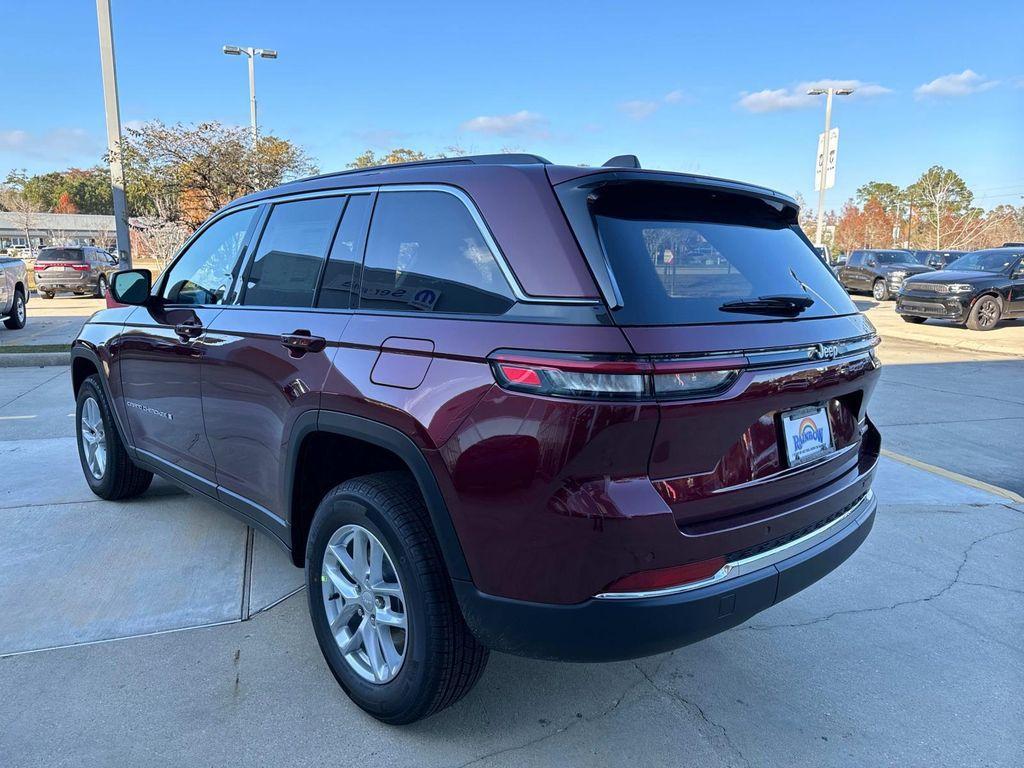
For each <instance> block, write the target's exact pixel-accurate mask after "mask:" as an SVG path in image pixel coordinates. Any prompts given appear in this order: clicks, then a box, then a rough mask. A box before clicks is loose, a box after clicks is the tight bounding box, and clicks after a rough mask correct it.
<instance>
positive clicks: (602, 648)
mask: <svg viewBox="0 0 1024 768" xmlns="http://www.w3.org/2000/svg"><path fill="white" fill-rule="evenodd" d="M876 507H877V502H876V500H875V497H874V494H873V493H872V492H871V491H868V492H867V493H866V494H865V495H864V496H863V497H862V499H861V500H860V501H859V502H858V504H857V505H856V506H855V507H854V508H853V509H851V510H850V512H849V514H847V515H845V516H844V517H843V519H842V521H841V524H838V525H836V526H835V528H830V529H829V531H828V535H827V537H825V538H823V539H820V540H818V539H815V540H813V541H812V543H810V544H809V546H807V547H806V548H800V547H795V549H796V550H799V551H797V552H796V553H794V554H791V555H790V554H789V551H792V548H791V549H790V550H787V551H786V552H785V554H786V555H787V556H785V557H784V558H783V559H776V558H774V557H772V556H771V553H766V555H767V557H766V561H773V560H774V562H771V564H769V565H766V566H764V567H761V568H757V569H756V570H750V571H746V572H742V573H740V575H737V576H735V577H733V578H725V579H724V580H721V581H718V582H716V583H713V584H710V585H708V586H704V587H699V588H696V589H688V590H686V591H681V592H675V593H671V594H660V595H653V596H650V597H638V598H629V599H621V598H619V599H607V598H597V597H596V598H592V599H590V600H586V601H584V602H582V603H576V604H573V605H553V604H543V603H532V602H526V601H521V600H511V599H508V598H503V597H495V596H493V595H487V594H484V593H482V592H480V591H478V590H477V589H476V588H475V587H474V586H473V584H471V583H469V582H464V581H456V582H453V583H454V586H455V592H456V595H457V597H458V599H459V603H460V605H461V607H462V612H463V615H464V616H465V618H466V622H467V624H468V625H469V627H470V629H471V630H472V632H473V634H474V635H476V637H477V639H478V640H480V642H481V643H483V644H484V645H486V646H488V647H489V648H492V649H494V650H496V651H502V652H505V653H512V654H515V655H519V656H530V657H534V658H542V659H555V660H561V661H616V660H621V659H630V658H638V657H641V656H650V655H652V654H656V653H662V652H665V651H668V650H671V649H673V648H679V647H681V646H684V645H688V644H690V643H694V642H697V641H698V640H703V639H704V638H707V637H710V636H711V635H715V634H717V633H719V632H724V631H725V630H727V629H730V628H732V627H735V626H737V625H738V624H742V623H743V622H745V621H747V620H748V619H749V618H750V617H751V616H754V615H755V614H757V613H759V612H760V611H763V610H764V609H766V608H770V607H771V606H772V605H774V604H775V603H777V602H779V601H780V600H784V599H785V598H787V597H790V596H791V595H794V594H796V593H797V592H799V591H800V590H802V589H804V588H805V587H807V586H810V585H811V584H813V583H814V582H816V581H818V579H820V578H822V577H823V576H825V575H826V574H827V573H829V572H830V571H832V570H833V569H835V568H836V567H837V566H839V565H840V564H841V563H842V562H843V561H844V560H846V559H847V558H848V557H849V556H850V555H852V554H853V553H854V552H855V551H856V550H857V548H858V547H859V546H860V545H861V543H862V542H863V541H864V539H865V538H867V535H868V533H869V532H870V530H871V526H872V525H873V523H874V519H875V509H876Z"/></svg>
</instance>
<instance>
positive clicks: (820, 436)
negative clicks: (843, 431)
mask: <svg viewBox="0 0 1024 768" xmlns="http://www.w3.org/2000/svg"><path fill="white" fill-rule="evenodd" d="M790 437H791V438H792V439H793V450H794V451H795V452H797V453H799V452H800V450H801V449H802V448H803V447H804V446H805V445H807V443H817V444H818V445H820V446H822V447H824V446H825V430H824V429H822V428H821V427H819V426H818V424H817V423H816V422H815V421H814V419H812V418H811V417H810V416H805V417H804V419H803V421H801V422H800V426H799V427H798V428H797V430H796V434H795V435H790Z"/></svg>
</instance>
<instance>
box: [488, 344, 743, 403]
mask: <svg viewBox="0 0 1024 768" xmlns="http://www.w3.org/2000/svg"><path fill="white" fill-rule="evenodd" d="M746 363H747V361H746V358H743V357H734V358H708V359H706V360H701V359H695V360H685V361H684V360H680V361H673V360H667V361H666V360H651V359H646V358H609V357H600V356H587V355H556V354H550V355H549V354H543V353H514V352H508V353H506V352H501V353H497V354H495V355H493V356H492V358H491V368H492V370H493V372H494V378H495V381H497V382H498V384H499V385H500V386H501V387H503V388H504V389H510V390H514V391H517V392H530V393H533V394H538V395H549V396H552V397H573V398H593V399H609V400H653V399H661V398H664V399H679V398H687V397H697V396H702V395H703V396H706V395H709V394H715V393H717V392H720V391H722V390H724V389H726V388H727V387H728V386H729V385H730V384H731V383H732V382H733V381H734V380H735V379H736V377H737V376H738V375H739V369H741V368H743V367H745V365H746Z"/></svg>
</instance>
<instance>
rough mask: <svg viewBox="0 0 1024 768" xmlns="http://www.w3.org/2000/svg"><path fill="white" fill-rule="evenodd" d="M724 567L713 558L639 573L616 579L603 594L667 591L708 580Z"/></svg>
mask: <svg viewBox="0 0 1024 768" xmlns="http://www.w3.org/2000/svg"><path fill="white" fill-rule="evenodd" d="M724 567H725V558H724V557H713V558H711V559H710V560H698V561H697V562H695V563H687V564H686V565H675V566H672V567H670V568H656V569H654V570H651V571H639V572H637V573H631V574H629V575H628V576H623V577H622V578H621V579H616V580H615V581H613V582H612V583H611V584H609V585H608V586H607V587H606V588H605V589H604V591H605V592H649V591H652V590H659V589H669V588H671V587H680V586H682V585H684V584H691V583H693V582H695V581H704V579H710V578H711V577H712V576H714V575H715V574H716V573H718V572H719V571H720V570H722V569H723V568H724Z"/></svg>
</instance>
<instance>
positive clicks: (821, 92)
mask: <svg viewBox="0 0 1024 768" xmlns="http://www.w3.org/2000/svg"><path fill="white" fill-rule="evenodd" d="M851 93H853V88H811V89H810V90H809V91H807V95H808V96H826V97H827V98H826V100H825V141H824V142H823V144H822V155H821V185H820V188H819V189H818V228H817V230H816V231H815V233H814V244H815V245H817V246H822V245H824V242H823V240H824V238H823V237H822V233H823V230H824V228H825V175H826V174H825V170H826V168H827V166H828V152H829V145H828V144H829V135H828V134H829V131H830V130H831V129H832V97H833V96H849V95H850V94H851Z"/></svg>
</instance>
